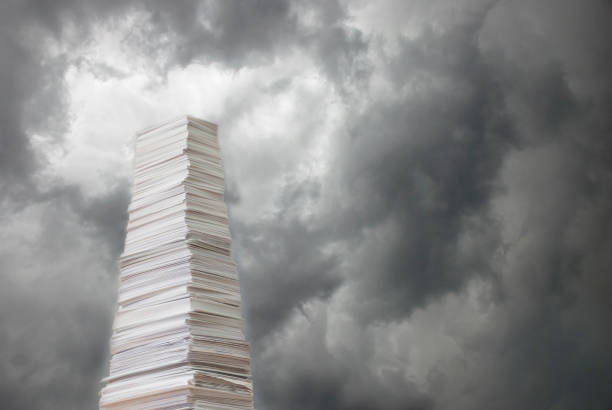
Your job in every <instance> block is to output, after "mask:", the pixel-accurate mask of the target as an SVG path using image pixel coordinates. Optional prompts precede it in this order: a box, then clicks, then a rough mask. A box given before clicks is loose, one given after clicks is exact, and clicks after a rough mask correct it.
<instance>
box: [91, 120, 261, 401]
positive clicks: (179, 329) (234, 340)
mask: <svg viewBox="0 0 612 410" xmlns="http://www.w3.org/2000/svg"><path fill="white" fill-rule="evenodd" d="M216 134H217V126H216V125H214V124H211V123H209V122H206V121H202V120H198V119H195V118H192V117H182V118H180V119H177V120H174V121H171V122H168V123H165V124H163V125H161V126H158V127H154V128H150V129H147V130H145V131H143V132H142V133H139V134H138V135H137V141H136V154H135V159H134V162H135V165H134V167H135V169H134V187H133V196H132V202H131V204H130V207H129V222H128V226H127V236H126V239H125V250H124V252H123V254H122V255H121V258H120V263H119V265H120V271H121V273H120V287H119V297H118V309H117V314H116V317H115V323H114V326H113V336H112V339H111V354H112V357H111V361H110V374H109V376H108V377H107V378H106V379H104V380H103V383H104V384H105V385H104V387H103V389H102V391H101V397H100V408H101V409H139V410H144V409H218V410H229V409H251V408H252V393H251V381H250V377H249V375H250V368H249V346H248V344H247V343H246V341H245V339H244V336H243V333H242V316H241V311H240V288H239V284H238V277H237V274H236V268H235V265H234V263H233V262H232V259H231V256H230V247H231V237H230V232H229V227H228V220H227V211H226V207H225V203H224V201H223V186H224V183H223V168H222V164H221V157H220V153H219V146H218V142H217V135H216Z"/></svg>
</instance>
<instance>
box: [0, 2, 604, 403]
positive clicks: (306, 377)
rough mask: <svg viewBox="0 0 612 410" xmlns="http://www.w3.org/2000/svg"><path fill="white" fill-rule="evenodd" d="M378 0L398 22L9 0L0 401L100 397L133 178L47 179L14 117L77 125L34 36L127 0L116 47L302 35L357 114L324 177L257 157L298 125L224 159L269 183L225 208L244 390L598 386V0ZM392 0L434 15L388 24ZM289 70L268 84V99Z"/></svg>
mask: <svg viewBox="0 0 612 410" xmlns="http://www.w3.org/2000/svg"><path fill="white" fill-rule="evenodd" d="M385 4H386V6H385ZM385 4H382V3H381V7H380V10H378V9H377V10H374V11H372V10H370V11H369V12H380V13H381V15H387V17H385V18H386V19H387V20H388V21H389V25H390V26H389V27H376V25H375V24H373V27H370V31H369V32H366V31H365V30H363V31H362V30H361V29H360V28H359V25H358V24H357V23H355V24H353V20H352V19H353V17H352V13H359V5H352V4H350V5H346V4H344V3H340V2H325V1H321V2H315V3H306V2H299V1H296V2H281V1H261V2H240V1H224V2H178V3H175V2H173V3H168V2H157V3H156V2H146V3H145V2H142V3H141V2H132V3H129V4H123V3H121V4H119V3H115V2H111V3H109V2H86V3H82V2H70V1H64V2H55V3H53V4H51V3H45V2H41V3H39V2H25V3H19V4H18V3H5V4H3V6H2V7H3V12H2V13H1V16H2V17H1V19H2V23H3V24H2V27H3V28H2V30H3V32H4V33H5V34H6V35H3V36H2V37H1V38H0V55H1V57H2V61H3V62H6V63H3V65H2V67H1V68H0V89H2V90H3V96H4V97H5V98H3V107H2V110H0V112H1V114H0V124H1V125H0V138H1V139H0V142H1V143H2V149H1V150H0V177H1V180H0V181H1V186H0V188H2V192H3V200H2V201H0V205H1V208H0V209H2V212H1V214H0V215H1V221H2V223H3V226H6V228H4V229H3V233H2V240H3V245H2V247H1V248H0V274H1V277H2V281H3V286H2V287H1V290H0V352H2V354H1V355H2V360H0V363H2V364H1V365H0V380H2V381H1V382H0V400H2V401H3V403H4V405H5V407H7V408H11V409H21V408H23V409H25V408H28V409H32V408H36V409H38V408H40V409H60V408H61V409H72V408H74V409H84V408H95V407H96V402H97V389H98V381H99V379H100V377H101V376H102V375H103V373H104V371H105V365H106V361H107V357H106V354H107V353H106V345H107V340H108V337H109V335H110V321H111V320H112V312H113V309H114V306H113V301H114V294H115V293H114V292H115V286H116V283H115V277H116V276H115V275H116V270H115V269H116V268H115V260H116V258H117V256H118V254H119V252H120V251H121V247H122V240H123V235H124V225H125V213H126V207H127V202H128V199H129V192H128V183H127V182H126V181H122V180H119V181H116V182H114V185H111V186H109V187H108V189H106V193H105V194H102V195H99V196H97V197H93V198H90V197H88V196H87V195H86V194H85V193H84V192H82V189H81V188H79V187H78V186H76V185H67V184H66V183H63V182H59V181H55V180H51V181H47V180H45V181H44V182H42V183H41V182H40V181H41V180H40V179H37V177H36V176H37V175H38V173H39V171H40V170H42V169H44V166H45V163H44V160H43V159H42V158H43V157H42V156H41V155H40V154H41V153H40V152H38V151H37V150H36V148H35V146H34V145H33V143H32V142H31V140H30V139H29V135H31V134H32V133H33V132H37V131H39V130H46V131H47V134H49V135H51V137H52V138H53V139H54V140H53V141H54V144H56V145H57V146H61V145H62V137H63V135H64V133H65V132H66V127H67V125H66V124H67V123H68V118H67V117H66V112H65V111H66V110H65V87H66V84H65V83H64V80H63V75H64V72H65V70H66V68H67V66H68V60H69V59H78V58H81V56H68V55H60V56H57V55H55V56H54V55H52V54H51V53H50V52H49V48H48V46H49V42H50V41H56V42H59V43H62V44H72V43H74V44H80V43H81V41H86V40H92V39H93V38H92V33H93V31H92V28H93V27H94V26H95V25H96V24H98V23H99V22H104V21H113V19H120V18H122V17H123V16H125V15H126V14H129V13H144V14H142V16H144V17H142V18H143V20H142V22H144V24H143V25H142V26H138V27H134V29H133V30H132V31H131V33H130V34H129V35H128V36H127V37H126V38H125V41H126V44H128V45H129V46H130V47H132V49H133V50H134V52H135V53H139V54H141V55H143V56H145V57H147V58H149V59H150V60H148V61H150V62H151V67H152V70H153V69H155V70H158V72H161V73H164V72H165V70H167V69H168V68H171V67H184V66H186V65H189V64H191V63H194V62H197V63H202V64H209V63H214V64H219V65H220V66H222V67H224V68H225V69H229V70H239V69H240V68H244V67H258V66H261V65H265V64H269V63H271V62H273V61H275V60H276V59H281V58H284V57H287V56H289V55H291V53H296V52H297V53H303V54H305V55H308V56H309V57H310V58H312V59H313V61H314V62H315V65H316V66H317V68H318V70H319V71H318V72H317V75H321V81H326V82H328V84H329V86H330V87H332V88H333V89H335V90H336V92H337V94H338V96H339V97H338V98H339V99H341V103H342V104H343V105H344V107H345V110H346V118H345V120H344V121H345V122H344V123H342V124H341V125H340V126H339V129H336V130H335V131H334V135H332V143H331V147H330V150H331V151H330V152H329V158H330V163H329V171H328V172H326V173H324V174H323V175H317V176H311V177H309V178H306V179H305V180H304V179H295V178H291V175H286V172H287V171H286V165H283V164H281V163H280V162H279V161H273V160H272V159H274V158H280V157H282V156H283V152H282V150H287V149H290V148H291V147H289V148H288V146H287V144H277V145H275V144H274V143H266V145H265V146H264V147H265V149H266V150H270V151H274V150H277V151H278V152H273V153H272V152H270V155H267V156H266V155H263V154H261V153H259V154H257V155H260V156H261V157H262V158H264V159H265V158H268V159H270V161H268V163H267V164H265V166H264V165H261V169H259V168H257V166H258V165H257V164H256V161H249V160H246V159H245V160H244V161H242V162H239V163H232V164H229V165H230V167H229V168H230V169H238V170H240V171H241V172H242V174H244V173H247V174H251V175H252V177H251V179H249V180H248V181H241V180H239V179H236V178H235V177H234V176H232V175H230V178H229V180H228V184H229V192H228V204H229V206H230V210H232V208H234V207H238V206H239V205H240V204H241V201H243V200H246V199H248V198H245V195H249V193H250V192H254V191H256V190H255V189H254V187H257V186H264V185H266V184H269V183H270V182H269V181H270V180H271V179H273V178H274V179H275V180H278V181H281V184H282V185H281V188H280V189H279V190H277V191H276V192H275V197H274V198H273V199H274V201H273V202H274V205H275V207H274V209H275V211H274V212H273V213H271V214H267V215H261V216H256V217H253V218H251V219H249V220H242V219H240V217H238V216H234V217H233V218H232V231H233V235H234V238H235V242H236V247H235V254H236V258H237V260H238V264H239V267H240V273H241V276H242V287H243V292H244V299H245V309H246V310H245V314H246V316H247V319H248V326H247V333H248V335H249V338H250V340H251V343H252V347H253V365H254V380H255V388H256V395H257V403H258V406H259V408H262V409H264V408H265V409H287V408H291V409H389V410H391V409H406V408H409V409H450V408H453V409H457V408H458V409H489V408H495V409H505V408H508V409H510V408H551V409H573V408H585V409H599V408H608V407H610V406H611V405H612V396H611V394H610V390H609V388H608V386H609V385H610V382H611V381H612V373H611V371H610V370H609V369H610V368H611V366H610V364H611V363H612V357H611V356H610V353H609V350H610V349H609V345H610V342H612V332H611V331H609V330H608V329H609V326H608V325H607V323H608V322H609V320H610V317H611V313H612V312H611V307H610V303H609V301H608V300H609V297H610V294H612V281H611V280H610V275H609V274H608V271H609V266H610V262H611V261H610V256H609V255H612V237H611V236H610V234H609V232H610V225H611V223H612V220H611V219H610V212H609V210H610V209H612V183H611V182H612V181H611V175H612V169H611V168H612V165H611V164H612V144H611V143H610V142H609V141H610V138H609V136H610V133H611V131H612V121H611V120H610V118H609V117H610V116H609V113H610V111H611V108H612V107H611V105H612V80H611V78H610V75H609V73H610V66H611V65H612V49H611V47H610V46H609V42H608V41H607V39H609V38H610V34H612V33H610V29H609V28H608V26H609V25H608V24H607V21H608V20H609V17H610V12H611V10H610V5H609V2H603V1H601V2H597V1H592V2H583V3H582V4H580V5H576V4H573V3H572V2H569V1H563V2H556V3H554V4H553V2H543V3H542V2H515V1H502V2H491V3H485V2H480V1H465V2H459V3H456V2H453V5H452V7H451V6H450V5H449V4H445V3H443V2H439V3H436V4H435V5H433V4H432V5H430V4H429V3H423V2H414V3H411V4H409V5H406V4H404V2H398V3H397V4H393V3H392V2H387V3H385ZM364 7H365V6H364ZM385 7H387V9H385ZM404 7H406V10H403V9H402V8H404ZM451 8H452V11H451ZM385 13H386V14H385ZM390 14H395V15H397V16H404V15H409V16H410V19H409V21H410V22H411V24H416V23H415V22H416V21H423V22H424V23H419V24H417V25H415V27H416V28H414V30H415V31H416V34H415V33H409V34H406V33H403V34H400V33H399V30H400V29H399V28H396V27H391V25H392V24H391V23H392V22H394V21H396V20H397V19H398V18H399V17H398V18H391V17H389V16H390ZM367 18H371V19H372V21H373V22H376V21H378V20H377V18H376V16H372V15H370V16H367ZM419 19H420V20H419ZM428 22H430V23H428ZM70 25H74V26H75V27H76V28H77V32H78V35H74V33H72V34H71V33H70V32H69V30H66V27H68V26H70ZM411 27H412V26H411ZM377 30H379V31H380V33H386V35H388V34H389V33H390V32H391V33H394V30H396V31H397V33H396V34H395V35H392V37H391V38H388V37H382V34H381V35H380V36H379V34H377V33H378V32H377ZM26 34H27V35H26ZM93 40H95V39H93ZM387 42H394V44H395V45H394V47H391V48H389V49H386V48H384V47H382V46H385V45H386V43H387ZM104 75H105V76H106V77H108V78H112V77H114V76H120V75H123V74H121V73H119V72H115V71H113V70H112V69H111V70H105V74H104ZM203 81H205V80H203ZM292 81H293V80H292V79H291V77H290V75H285V74H282V73H281V74H279V78H278V79H277V81H276V82H275V81H272V82H270V83H269V84H267V85H262V87H263V88H265V92H266V94H267V95H272V96H274V95H278V96H280V95H281V94H282V93H283V92H284V91H285V90H286V89H288V88H290V87H291V86H292ZM381 83H382V84H386V85H384V86H381V85H380V84H381ZM199 86H201V87H203V88H205V83H202V84H201V85H199ZM377 87H378V88H377ZM380 87H382V88H380ZM385 87H387V88H385ZM263 88H262V89H263ZM381 89H382V90H383V91H380V90H381ZM377 90H378V91H377ZM279 98H280V97H279ZM256 102H257V101H256V99H255V98H253V99H249V98H248V96H247V98H246V99H244V100H241V101H235V102H233V104H231V106H228V107H226V108H227V110H226V112H222V113H221V114H220V115H221V117H222V118H225V119H227V120H228V121H229V119H230V118H239V117H240V116H241V115H244V114H245V113H248V112H249V110H250V109H252V107H251V106H252V104H255V103H256ZM301 110H302V112H303V116H304V122H306V121H312V122H313V123H316V122H318V121H320V120H322V119H321V118H319V117H314V116H315V110H313V107H312V106H310V105H309V104H306V103H305V104H304V106H303V107H302V108H301ZM317 115H323V114H317ZM309 116H313V118H308V117H309ZM305 129H308V130H311V129H316V128H312V127H306V128H305ZM296 132H298V131H296ZM297 137H298V138H296V140H300V141H302V140H305V139H307V138H308V137H307V136H302V135H299V136H297ZM304 144H306V143H304ZM228 147H229V148H228V149H232V148H231V145H228ZM301 148H303V147H296V148H295V149H296V152H297V151H299V149H301ZM228 154H229V155H227V156H228V158H230V160H232V158H234V160H235V158H236V156H232V155H231V154H232V153H231V152H230V153H228ZM298 157H299V154H295V155H294V156H292V158H298ZM241 167H242V168H241ZM258 171H259V172H258ZM111 180H113V181H114V180H115V178H111ZM247 184H253V186H250V185H249V186H247ZM475 284H478V286H480V287H477V286H476V285H475ZM474 289H476V290H474ZM466 306H467V307H466ZM462 309H463V310H462ZM470 309H471V310H470ZM447 341H448V343H447Z"/></svg>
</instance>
